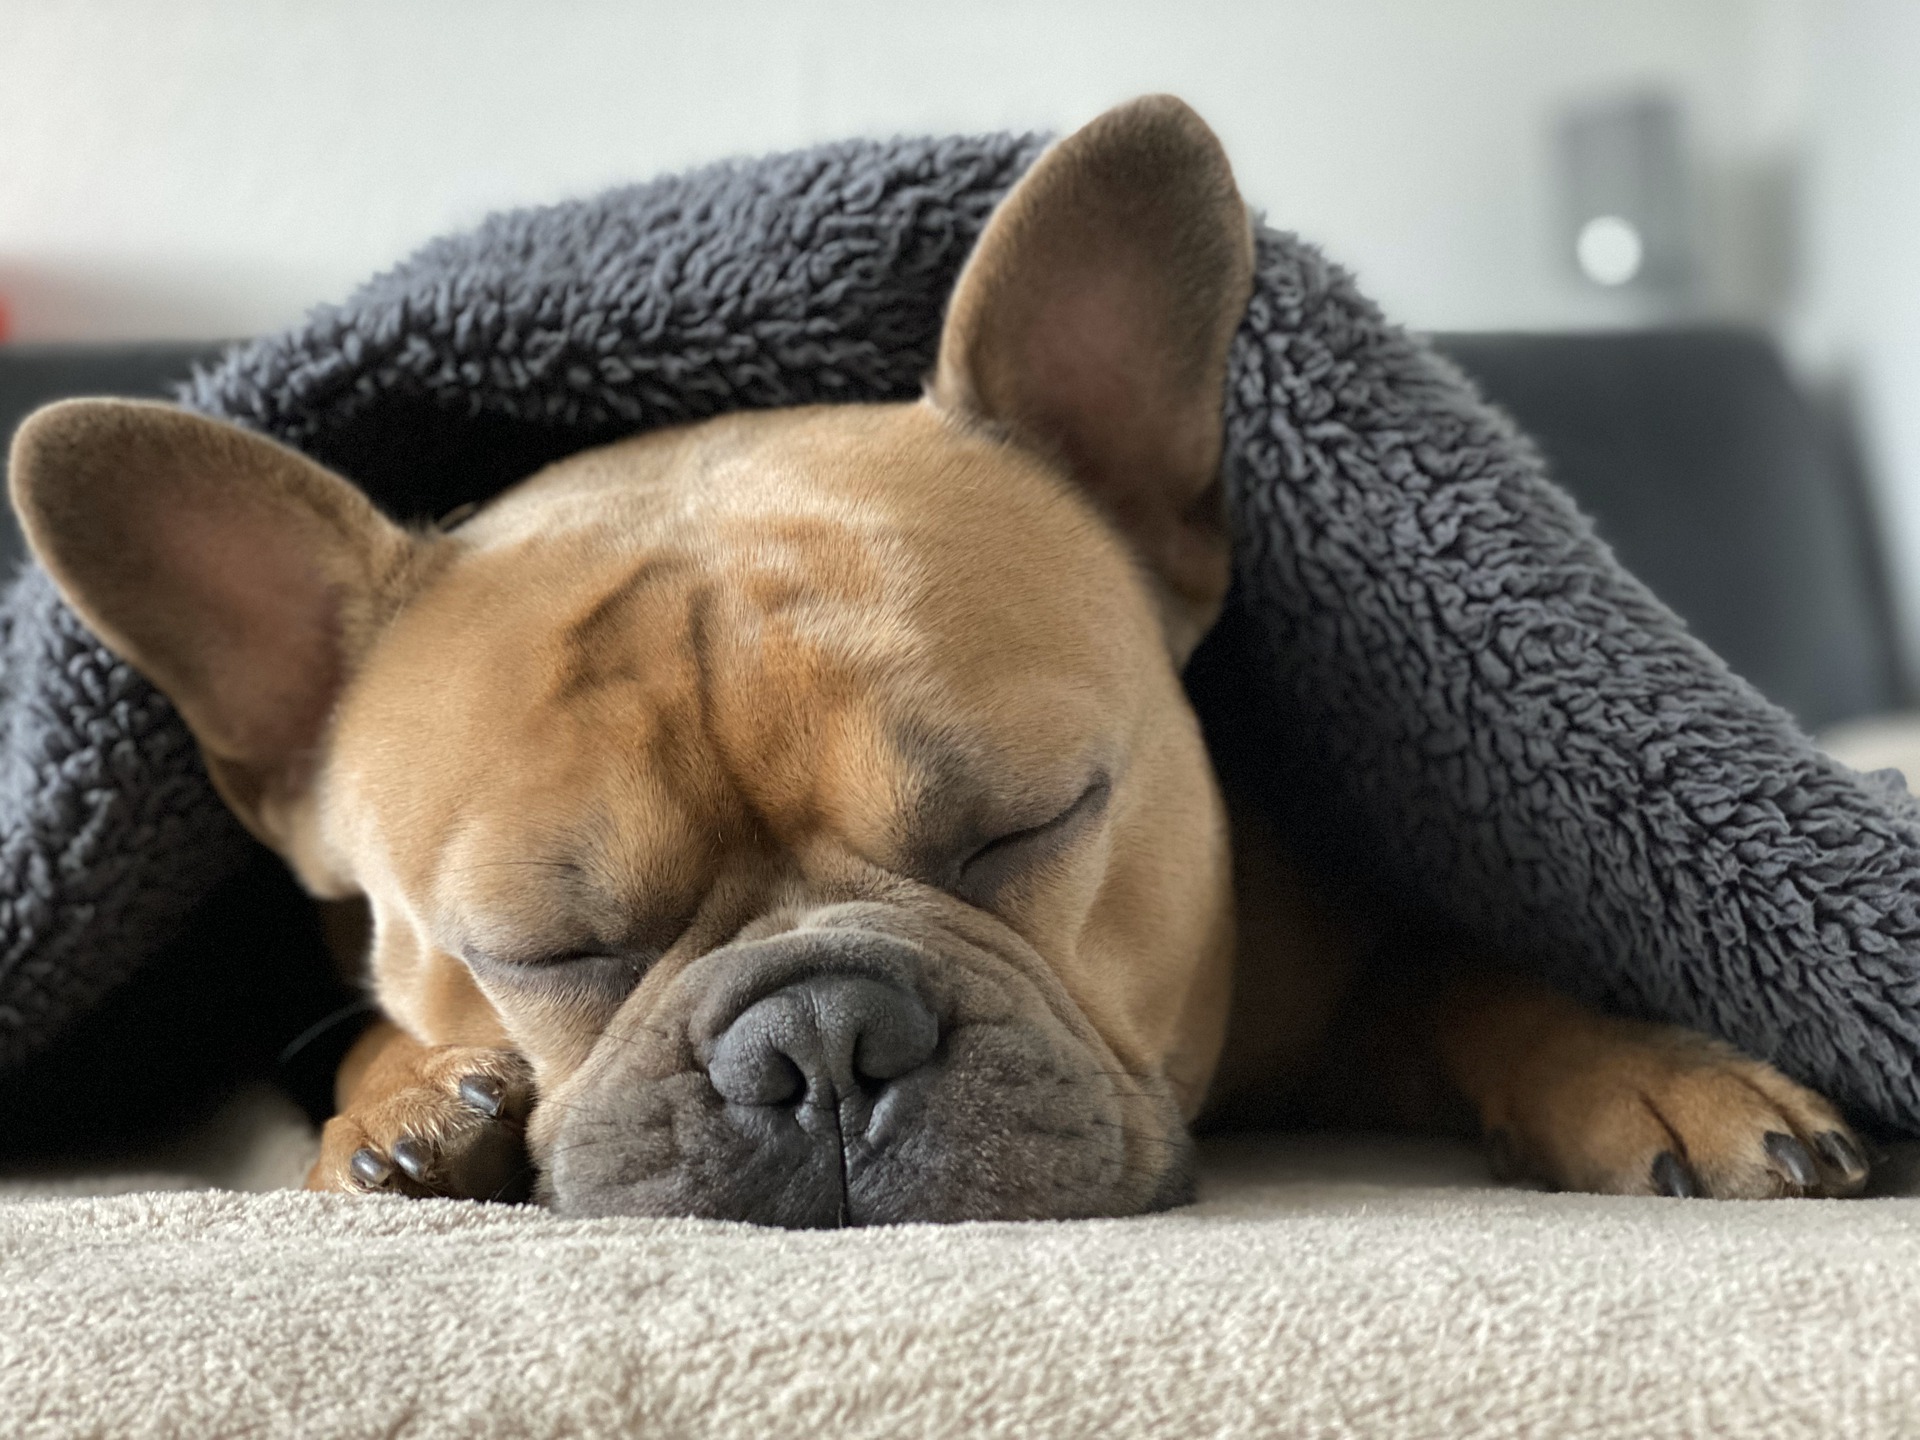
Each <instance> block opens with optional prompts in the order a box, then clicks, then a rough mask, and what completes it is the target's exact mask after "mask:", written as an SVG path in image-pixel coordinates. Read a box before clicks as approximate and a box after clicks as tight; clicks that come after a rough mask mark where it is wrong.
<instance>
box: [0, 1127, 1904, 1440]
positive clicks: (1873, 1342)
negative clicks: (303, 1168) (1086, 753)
mask: <svg viewBox="0 0 1920 1440" xmlns="http://www.w3.org/2000/svg"><path fill="white" fill-rule="evenodd" d="M1481 1173H1484V1172H1482V1171H1481V1169H1480V1164H1479V1159H1478V1157H1477V1156H1475V1155H1473V1154H1472V1153H1471V1152H1468V1151H1456V1150H1449V1149H1444V1148H1441V1147H1433V1146H1408V1145H1395V1144H1391V1143H1389V1142H1345V1141H1341V1140H1339V1139H1337V1138H1333V1137H1317V1138H1315V1139H1313V1140H1311V1141H1306V1140H1275V1139H1270V1138H1269V1139H1261V1140H1259V1141H1257V1142H1240V1143H1236V1144H1234V1145H1227V1146H1223V1145H1218V1144H1216V1145H1211V1146H1209V1147H1207V1148H1206V1149H1205V1150H1204V1151H1203V1155H1202V1167H1201V1190H1200V1203H1199V1204H1198V1205H1195V1206H1193V1207H1191V1208H1189V1209H1186V1210H1182V1211H1178V1212H1174V1213H1172V1214H1166V1215H1158V1216H1149V1217H1143V1218H1140V1219H1132V1220H1118V1221H1067V1222H1053V1223H1023V1224H991V1225H950V1226H932V1225H907V1226H893V1227H881V1228H876V1229H869V1230H844V1231H801V1232H793V1231H775V1230H764V1229H757V1228H754V1227H751V1226H744V1225H733V1224H726V1223H720V1222H713V1221H694V1220H633V1219H619V1220H592V1221H563V1220H558V1219H556V1218H555V1217H553V1216H552V1215H551V1214H549V1213H546V1212H543V1211H538V1210H528V1209H509V1208H505V1207H498V1206H480V1205H473V1204H466V1203H460V1202H455V1201H438V1200H436V1201H424V1200H404V1199H387V1198H372V1197H367V1198H355V1197H337V1196H322V1195H310V1194H303V1193H298V1192H292V1193H278V1194H261V1195H239V1194H219V1193H211V1192H204V1191H203V1192H199V1193H170V1194H169V1193H152V1192H149V1193H143V1194H126V1195H119V1196H113V1197H88V1198H75V1197H72V1196H67V1197H61V1198H53V1197H48V1198H40V1199H24V1198H21V1199H10V1197H9V1193H8V1187H6V1186H5V1185H4V1184H0V1314H5V1315H6V1316H7V1323H6V1324H5V1325H0V1433H4V1434H6V1435H8V1436H10V1437H15V1440H52V1437H65V1436H77V1435H115V1436H182V1435H192V1436H229V1435H249V1436H264V1435H326V1436H339V1437H358V1436H396V1435H399V1436H407V1437H411V1440H433V1437H441V1436H445V1437H460V1440H481V1437H488V1436H500V1437H512V1440H522V1437H531V1436H571V1435H645V1436H649V1437H659V1440H679V1437H689V1440H690V1437H701V1436H716V1437H719V1436H794V1435H831V1436H835V1437H847V1440H856V1437H863V1436H876V1437H878V1436H898V1435H915V1436H946V1435H961V1434H964V1435H978V1436H1006V1437H1010V1440H1011V1437H1019V1440H1033V1437H1049V1436H1062V1437H1066V1436H1073V1437H1079V1436H1089V1435H1098V1436H1102V1437H1112V1440H1131V1437H1136V1436H1203V1435H1205V1436H1238V1435H1245V1436H1274V1435H1287V1436H1293V1435H1299V1436H1308V1435H1311V1436H1328V1437H1334V1436H1369V1437H1379V1440H1392V1437H1400V1436H1404V1437H1409V1440H1411V1437H1426V1436H1433V1435H1489V1436H1524V1435H1542V1436H1547V1435H1550V1436H1564V1437H1582V1436H1617V1435H1647V1434H1659V1435H1671V1436H1714V1437H1720V1440H1734V1437H1754V1440H1793V1437H1798V1436H1806V1437H1816V1436H1818V1437H1824V1436H1833V1435H1846V1436H1857V1437H1861V1440H1872V1437H1882V1436H1885V1437H1894V1436H1909V1435H1911V1434H1913V1432H1914V1427H1915V1423H1916V1419H1917V1418H1920V1366H1916V1365H1915V1364H1914V1363H1913V1358H1912V1357H1913V1337H1914V1335H1915V1334H1916V1333H1920V1288H1917V1287H1915V1286H1914V1285H1913V1284H1911V1283H1910V1282H1911V1278H1912V1276H1913V1275H1914V1274H1915V1273H1917V1272H1920V1200H1914V1199H1904V1198H1903V1199H1883V1200H1849V1201H1818V1200H1772V1201H1758V1202H1739V1201H1714V1202H1706V1201H1685V1200H1659V1199H1630V1198H1620V1197H1600V1196H1559V1195H1544V1194H1537V1193H1531V1192H1525V1191H1499V1190H1491V1189H1488V1188H1486V1187H1484V1186H1483V1185H1478V1184H1476V1183H1475V1180H1476V1177H1477V1175H1479V1174H1481ZM126 1178H128V1179H129V1180H132V1178H133V1177H126ZM95 1183H96V1184H101V1185H103V1186H104V1185H108V1184H111V1183H113V1182H112V1180H111V1179H105V1180H99V1179H97V1180H96V1182H95ZM137 1183H141V1184H143V1185H149V1186H151V1185H153V1184H155V1183H158V1181H157V1177H145V1178H144V1179H141V1180H139V1181H138V1182H137ZM12 1194H13V1195H14V1196H19V1195H21V1194H22V1192H21V1191H20V1190H18V1189H15V1190H14V1191H13V1192H12Z"/></svg>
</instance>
